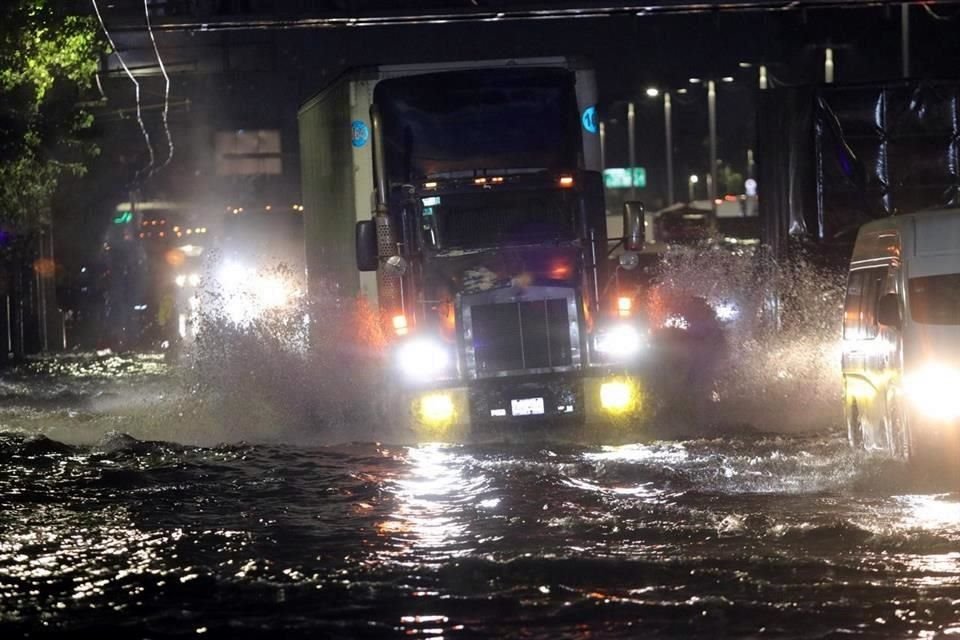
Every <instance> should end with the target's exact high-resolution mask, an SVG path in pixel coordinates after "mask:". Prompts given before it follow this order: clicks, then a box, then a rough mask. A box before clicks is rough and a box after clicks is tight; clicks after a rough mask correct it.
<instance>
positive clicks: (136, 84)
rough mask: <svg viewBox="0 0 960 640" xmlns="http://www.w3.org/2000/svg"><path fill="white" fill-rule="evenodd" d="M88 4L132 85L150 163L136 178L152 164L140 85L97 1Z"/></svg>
mask: <svg viewBox="0 0 960 640" xmlns="http://www.w3.org/2000/svg"><path fill="white" fill-rule="evenodd" d="M90 2H91V3H93V10H94V12H95V13H96V14H97V20H99V21H100V27H101V28H102V29H103V35H104V36H106V38H107V42H109V43H110V48H111V49H113V53H114V54H115V55H116V56H117V61H118V62H120V66H121V67H123V70H124V72H125V73H126V74H127V77H128V78H130V82H132V83H133V87H134V95H135V97H136V101H137V122H138V123H139V124H140V131H141V132H142V133H143V139H144V141H146V143H147V151H148V152H149V153H150V162H149V163H148V164H147V166H146V167H145V168H143V169H141V170H140V171H137V176H139V175H140V174H141V173H143V172H144V171H148V170H150V169H152V168H153V162H154V155H153V145H152V144H151V143H150V134H149V133H148V132H147V126H146V125H145V124H144V123H143V114H142V113H141V112H140V83H139V82H137V79H136V78H134V77H133V74H132V73H130V69H129V68H127V63H126V62H124V60H123V56H121V55H120V51H119V50H118V49H117V45H116V43H115V42H114V41H113V36H111V35H110V31H108V30H107V25H106V23H104V21H103V16H102V15H100V7H98V6H97V0H90Z"/></svg>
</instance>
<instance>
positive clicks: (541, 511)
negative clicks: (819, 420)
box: [0, 357, 960, 639]
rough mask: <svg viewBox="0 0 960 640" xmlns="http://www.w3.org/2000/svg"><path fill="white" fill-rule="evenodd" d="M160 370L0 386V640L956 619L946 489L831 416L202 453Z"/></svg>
mask: <svg viewBox="0 0 960 640" xmlns="http://www.w3.org/2000/svg"><path fill="white" fill-rule="evenodd" d="M168 375H169V374H168V373H166V372H165V369H164V365H163V363H162V361H159V360H157V359H151V358H149V357H141V358H139V359H136V358H135V359H129V358H128V359H121V358H99V359H95V361H93V362H91V361H82V362H81V361H76V362H74V361H69V360H65V361H60V362H57V363H53V364H51V363H45V364H37V365H34V366H33V367H31V368H28V370H24V371H21V372H19V373H17V374H15V375H10V376H7V377H6V378H5V379H4V382H3V387H2V389H0V635H2V636H3V637H8V638H14V637H22V636H23V637H44V636H48V635H60V634H69V635H76V634H79V633H80V632H89V633H94V634H96V633H105V632H109V633H110V635H111V636H113V635H117V636H119V637H131V638H133V637H149V638H158V637H170V636H191V637H195V636H197V635H200V636H203V635H213V636H224V637H226V636H229V637H265V636H277V637H279V636H281V634H282V635H283V637H310V638H327V637H330V638H363V637H414V638H430V637H433V638H435V637H447V638H487V637H522V638H545V639H546V638H550V639H556V638H597V637H603V638H633V637H683V638H689V637H731V636H736V637H761V636H762V637H790V638H823V637H839V636H849V635H854V636H859V637H868V638H890V637H930V638H932V637H940V636H944V637H949V636H952V635H955V634H956V635H960V492H958V489H957V487H955V486H951V484H950V483H949V482H947V481H944V480H942V479H941V476H940V475H939V474H937V473H936V472H935V471H933V470H909V469H907V468H906V467H905V466H903V465H900V464H897V463H892V462H889V461H884V460H881V459H879V458H873V457H864V456H861V455H855V454H852V453H851V452H850V451H849V450H848V448H847V445H846V441H845V439H844V437H843V436H842V434H841V433H840V432H839V430H837V429H836V428H835V427H836V425H830V426H829V427H825V429H824V430H823V431H820V432H815V433H806V434H803V435H775V434H763V433H751V432H744V433H743V434H740V435H735V436H723V437H720V436H717V437H709V438H699V439H683V440H675V441H653V442H644V443H637V444H627V445H621V446H574V445H556V444H524V445H507V444H489V445H443V444H421V445H415V446H409V445H408V446H403V445H392V444H383V443H378V442H374V441H360V442H347V443H343V444H322V443H321V442H320V441H319V440H316V441H311V440H310V439H305V440H302V441H299V442H298V443H297V444H292V443H290V442H287V443H284V442H280V441H273V442H271V441H266V440H263V439H260V440H259V441H254V440H256V439H253V438H243V437H240V438H236V439H233V440H231V439H226V438H225V439H223V440H222V442H225V443H226V444H205V445H202V446H201V445H200V444H176V443H175V442H180V443H184V442H191V440H190V438H184V437H183V436H184V435H187V434H191V433H194V432H195V431H196V430H197V429H200V428H203V426H204V425H202V424H200V423H198V422H194V420H198V419H199V418H196V416H197V415H199V414H197V413H195V412H194V413H191V412H190V411H188V410H184V408H183V406H182V405H178V403H177V402H178V401H177V400H176V399H175V398H173V396H175V395H176V394H175V393H174V392H173V391H172V390H171V389H173V388H175V387H176V385H171V384H170V383H169V380H168V379H167V376H168ZM107 380H109V381H110V382H109V383H107V382H105V381H107ZM133 390H136V393H135V394H133V393H128V392H131V391H133ZM131 398H136V401H134V400H133V399H131ZM138 425H139V428H138ZM144 425H147V426H144ZM224 433H226V432H224ZM224 433H220V434H218V435H221V436H222V435H224ZM357 433H363V431H362V430H358V431H357ZM247 435H249V434H247Z"/></svg>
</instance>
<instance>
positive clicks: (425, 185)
mask: <svg viewBox="0 0 960 640" xmlns="http://www.w3.org/2000/svg"><path fill="white" fill-rule="evenodd" d="M423 188H424V189H436V188H437V183H436V182H424V183H423Z"/></svg>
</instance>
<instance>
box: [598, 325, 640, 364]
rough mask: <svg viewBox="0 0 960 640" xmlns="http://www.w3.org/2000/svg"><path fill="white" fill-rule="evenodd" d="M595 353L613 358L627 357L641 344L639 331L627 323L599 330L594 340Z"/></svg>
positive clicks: (634, 352)
mask: <svg viewBox="0 0 960 640" xmlns="http://www.w3.org/2000/svg"><path fill="white" fill-rule="evenodd" d="M594 346H595V347H596V349H597V353H602V354H603V355H605V356H609V357H613V358H618V359H619V358H629V357H632V356H634V355H636V354H637V352H639V351H640V348H641V347H642V346H643V336H641V335H640V331H639V330H638V329H637V328H636V327H634V326H631V325H628V324H618V325H615V326H613V327H610V328H609V329H604V330H601V331H600V332H599V333H598V334H597V337H596V338H595V340H594Z"/></svg>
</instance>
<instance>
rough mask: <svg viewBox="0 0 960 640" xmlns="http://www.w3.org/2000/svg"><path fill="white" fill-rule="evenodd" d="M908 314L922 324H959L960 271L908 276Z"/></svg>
mask: <svg viewBox="0 0 960 640" xmlns="http://www.w3.org/2000/svg"><path fill="white" fill-rule="evenodd" d="M910 315H911V316H913V320H914V322H920V323H922V324H960V273H950V274H946V275H942V276H925V277H923V278H910Z"/></svg>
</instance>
